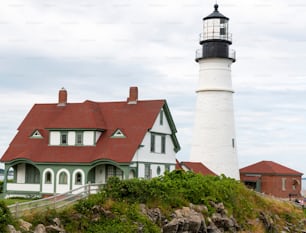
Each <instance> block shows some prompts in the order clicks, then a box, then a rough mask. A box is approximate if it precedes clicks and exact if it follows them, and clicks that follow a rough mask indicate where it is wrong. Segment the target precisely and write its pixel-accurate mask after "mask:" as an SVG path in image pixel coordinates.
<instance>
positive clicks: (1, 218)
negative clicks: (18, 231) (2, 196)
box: [0, 200, 14, 233]
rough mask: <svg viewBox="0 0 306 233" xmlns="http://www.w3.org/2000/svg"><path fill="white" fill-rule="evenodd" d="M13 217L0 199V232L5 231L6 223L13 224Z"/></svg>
mask: <svg viewBox="0 0 306 233" xmlns="http://www.w3.org/2000/svg"><path fill="white" fill-rule="evenodd" d="M13 223H14V221H13V218H12V215H11V212H10V210H9V209H8V208H7V206H6V205H5V203H4V202H3V201H1V200H0V232H3V233H6V232H8V230H7V225H9V224H13Z"/></svg>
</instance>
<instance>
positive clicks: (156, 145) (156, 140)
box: [150, 133, 166, 154]
mask: <svg viewBox="0 0 306 233" xmlns="http://www.w3.org/2000/svg"><path fill="white" fill-rule="evenodd" d="M150 149H151V152H154V153H161V154H165V153H166V135H159V134H153V133H152V134H151V147H150Z"/></svg>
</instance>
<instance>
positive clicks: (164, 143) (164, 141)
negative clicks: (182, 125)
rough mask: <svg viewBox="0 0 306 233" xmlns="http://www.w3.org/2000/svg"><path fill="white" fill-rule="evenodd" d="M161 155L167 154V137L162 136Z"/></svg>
mask: <svg viewBox="0 0 306 233" xmlns="http://www.w3.org/2000/svg"><path fill="white" fill-rule="evenodd" d="M161 153H162V154H165V153H166V136H165V135H162V136H161Z"/></svg>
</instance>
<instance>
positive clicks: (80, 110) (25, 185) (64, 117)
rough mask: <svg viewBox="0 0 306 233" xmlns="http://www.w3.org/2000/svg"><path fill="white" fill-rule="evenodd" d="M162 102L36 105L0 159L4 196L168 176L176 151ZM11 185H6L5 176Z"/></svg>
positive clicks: (62, 99) (132, 98)
mask: <svg viewBox="0 0 306 233" xmlns="http://www.w3.org/2000/svg"><path fill="white" fill-rule="evenodd" d="M175 134H176V128H175V125H174V122H173V119H172V117H171V114H170V111H169V108H168V105H167V102H166V100H145V101H140V100H138V89H137V87H131V88H130V95H129V97H128V98H127V101H121V102H94V101H88V100H87V101H85V102H83V103H68V102H67V91H66V90H65V89H62V90H60V91H59V101H58V103H54V104H35V105H34V106H33V108H32V109H31V110H30V112H29V113H28V115H27V116H26V118H25V119H24V120H23V122H22V123H21V125H20V126H19V128H18V133H17V134H16V136H15V138H14V139H13V140H12V142H11V143H10V146H9V148H8V149H7V151H6V152H5V153H4V155H3V157H2V158H1V162H3V163H4V164H5V171H4V175H5V176H4V178H5V180H4V192H5V194H7V195H9V194H15V195H16V194H22V195H24V194H36V195H37V194H38V195H50V194H55V193H63V192H66V191H69V190H72V189H75V188H77V187H80V186H82V185H84V184H86V183H89V182H91V183H105V182H106V181H107V179H108V178H109V177H111V176H118V177H119V178H120V179H128V178H133V177H138V178H145V179H149V178H151V177H156V176H159V175H162V174H163V173H164V171H167V170H168V171H172V170H174V169H175V165H176V153H177V152H178V151H179V150H180V145H179V143H178V140H177V138H176V135H175ZM11 169H13V170H14V180H13V182H7V175H8V172H9V170H11Z"/></svg>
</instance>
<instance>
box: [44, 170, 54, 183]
mask: <svg viewBox="0 0 306 233" xmlns="http://www.w3.org/2000/svg"><path fill="white" fill-rule="evenodd" d="M51 180H52V175H51V172H46V174H45V184H51V183H52V182H51Z"/></svg>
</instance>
